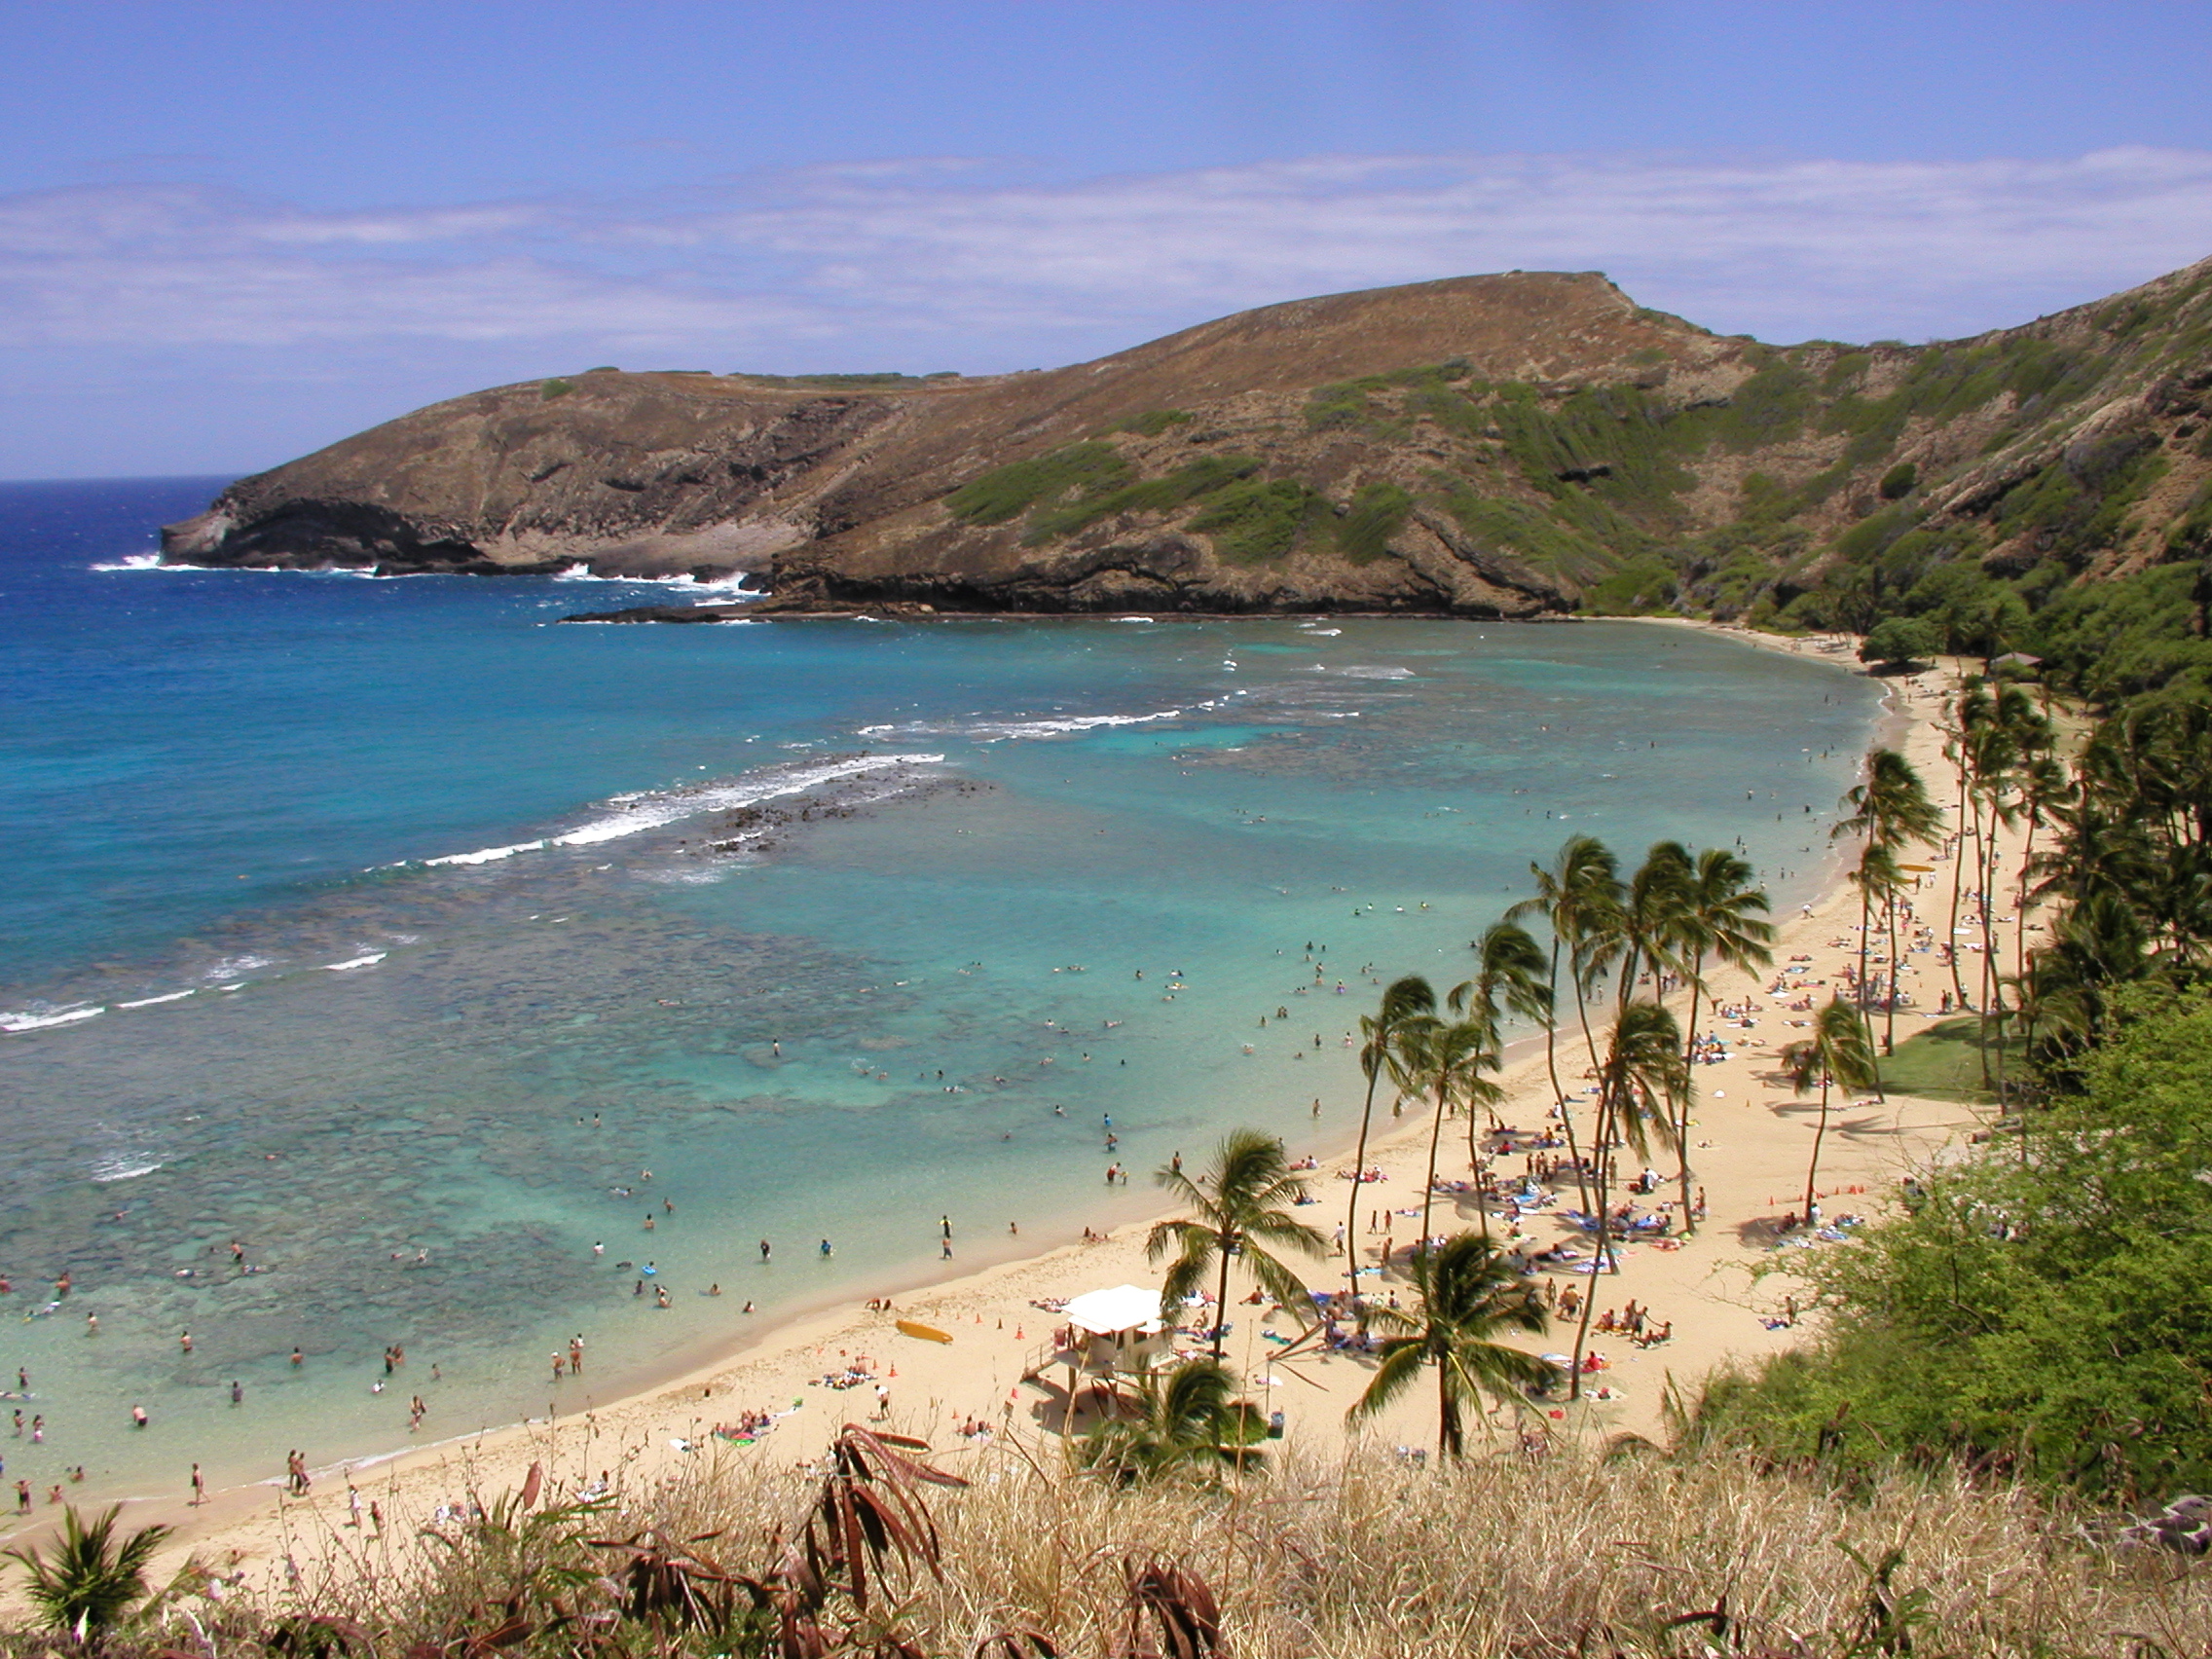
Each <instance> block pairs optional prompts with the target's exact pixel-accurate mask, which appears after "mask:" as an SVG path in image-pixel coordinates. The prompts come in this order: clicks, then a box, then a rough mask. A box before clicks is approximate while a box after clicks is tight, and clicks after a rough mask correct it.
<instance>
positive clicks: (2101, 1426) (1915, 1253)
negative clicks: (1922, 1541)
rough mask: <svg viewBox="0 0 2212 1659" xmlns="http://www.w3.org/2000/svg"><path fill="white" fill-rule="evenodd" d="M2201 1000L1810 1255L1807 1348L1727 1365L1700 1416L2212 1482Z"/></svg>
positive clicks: (2092, 1473) (1781, 1431)
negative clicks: (2023, 1134) (1868, 1224)
mask: <svg viewBox="0 0 2212 1659" xmlns="http://www.w3.org/2000/svg"><path fill="white" fill-rule="evenodd" d="M2208 1099H2212V1003H2206V1002H2205V1001H2203V1000H2201V999H2194V1000H2192V1001H2190V1002H2187V1003H2184V1004H2180V1005H2173V1004H2170V1003H2158V1004H2154V1005H2152V1006H2147V1007H2138V1008H2137V1009H2136V1011H2135V1012H2134V1013H2133V1014H2131V1015H2130V1016H2129V1017H2128V1018H2127V1020H2126V1022H2125V1023H2124V1024H2123V1025H2122V1027H2121V1028H2120V1031H2119V1033H2118V1035H2117V1037H2116V1038H2115V1040H2114V1041H2113V1042H2111V1043H2110V1044H2109V1045H2108V1046H2106V1047H2105V1048H2104V1049H2102V1050H2100V1051H2098V1052H2097V1053H2096V1054H2095V1055H2094V1056H2093V1057H2092V1058H2091V1059H2090V1060H2089V1061H2088V1062H2087V1063H2086V1064H2085V1065H2084V1067H2083V1073H2082V1092H2081V1093H2080V1094H2079V1095H2078V1096H2071V1097H2066V1098H2062V1099H2060V1100H2058V1101H2056V1102H2055V1103H2053V1104H2052V1105H2051V1106H2050V1107H2048V1108H2046V1109H2045V1110H2043V1111H2039V1112H2037V1113H2036V1114H2035V1115H2034V1121H2033V1123H2032V1125H2031V1128H2030V1131H2029V1145H2028V1147H2027V1149H2026V1151H2025V1154H2024V1161H2023V1154H2022V1153H2021V1152H2019V1151H2016V1150H2015V1149H2014V1148H2012V1147H2010V1146H2007V1147H2005V1148H2004V1149H2003V1151H2002V1152H2000V1153H1996V1154H1992V1155H1989V1156H1984V1157H1981V1158H1978V1159H1974V1160H1971V1161H1966V1162H1963V1163H1960V1164H1956V1165H1950V1166H1944V1167H1941V1168H1939V1169H1937V1170H1935V1171H1933V1172H1929V1173H1924V1174H1923V1175H1922V1176H1921V1177H1919V1179H1918V1181H1917V1183H1916V1185H1915V1188H1914V1191H1913V1197H1912V1199H1911V1202H1910V1206H1909V1208H1908V1209H1907V1210H1906V1211H1905V1212H1904V1213H1903V1214H1900V1215H1898V1216H1896V1217H1895V1218H1893V1219H1891V1220H1887V1221H1884V1222H1882V1223H1880V1224H1879V1225H1877V1226H1875V1227H1873V1228H1871V1229H1869V1230H1868V1231H1867V1234H1866V1235H1865V1237H1864V1239H1863V1240H1862V1243H1861V1245H1860V1246H1859V1247H1857V1248H1852V1249H1845V1250H1838V1251H1833V1252H1827V1253H1822V1254H1819V1255H1817V1256H1816V1257H1814V1258H1813V1259H1812V1260H1811V1262H1810V1264H1809V1265H1807V1266H1806V1267H1804V1268H1803V1270H1802V1271H1804V1272H1809V1273H1810V1274H1811V1275H1812V1277H1813V1278H1814V1281H1815V1282H1816V1283H1817V1284H1818V1285H1819V1287H1820V1289H1821V1291H1822V1293H1823V1295H1824V1297H1825V1300H1826V1302H1827V1303H1828V1305H1829V1307H1830V1308H1831V1310H1832V1311H1831V1325H1830V1334H1829V1335H1828V1336H1827V1337H1826V1338H1825V1340H1824V1341H1823V1342H1822V1343H1821V1344H1820V1345H1819V1346H1816V1347H1814V1348H1812V1349H1810V1350H1806V1351H1804V1352H1802V1353H1799V1354H1794V1355H1790V1356H1788V1357H1786V1358H1784V1359H1781V1360H1778V1361H1776V1362H1774V1363H1773V1364H1771V1365H1769V1366H1768V1367H1767V1368H1766V1370H1765V1371H1764V1372H1763V1373H1762V1374H1761V1375H1760V1377H1759V1378H1758V1380H1757V1381H1756V1382H1742V1381H1739V1382H1735V1383H1721V1384H1718V1385H1716V1386H1715V1387H1714V1390H1713V1393H1712V1395H1711V1398H1710V1399H1709V1401H1708V1404H1707V1407H1706V1413H1705V1420H1704V1425H1703V1426H1704V1430H1705V1432H1706V1433H1707V1434H1708V1435H1709V1436H1713V1435H1735V1436H1742V1437H1746V1438H1749V1439H1751V1440H1755V1441H1756V1442H1758V1443H1759V1444H1761V1445H1764V1446H1769V1447H1772V1448H1774V1449H1775V1450H1778V1451H1784V1452H1787V1453H1788V1454H1789V1455H1792V1456H1815V1455H1817V1456H1819V1457H1820V1458H1821V1459H1822V1460H1823V1461H1824V1462H1825V1463H1827V1464H1829V1465H1831V1466H1833V1467H1837V1468H1855V1469H1866V1468H1869V1467H1872V1466H1875V1465H1881V1464H1887V1463H1890V1462H1892V1461H1894V1460H1896V1459H1898V1458H1899V1457H1902V1458H1905V1459H1907V1460H1911V1461H1918V1462H1922V1463H1926V1462H1928V1461H1930V1460H1934V1459H1940V1458H1943V1457H1946V1456H1963V1457H1965V1458H1966V1459H1967V1460H1968V1461H1969V1463H1970V1464H1972V1465H1973V1466H1977V1467H1981V1468H1986V1469H1990V1470H1993V1471H1999V1472H2004V1473H2011V1474H2021V1475H2029V1476H2033V1477H2036V1478H2038V1479H2042V1480H2047V1481H2053V1482H2063V1483H2066V1484H2071V1485H2076V1486H2081V1487H2084V1488H2088V1489H2091V1490H2094V1491H2098V1492H2106V1493H2119V1494H2120V1495H2122V1496H2123V1497H2128V1498H2133V1497H2137V1496H2146V1495H2157V1496H2160V1497H2162V1496H2164V1495H2166V1494H2168V1493H2172V1492H2174V1491H2177V1490H2188V1489H2201V1488H2203V1487H2205V1486H2206V1485H2208V1484H2212V1412H2208V1411H2207V1409H2206V1398H2207V1393H2206V1390H2207V1373H2206V1371H2205V1369H2204V1355H2205V1354H2207V1353H2208V1352H2212V1188H2208V1187H2207V1186H2206V1184H2205V1182H2204V1179H2203V1171H2204V1170H2205V1169H2206V1168H2207V1167H2212V1113H2208V1112H2207V1111H2206V1108H2205V1102H2206V1101H2207V1100H2208Z"/></svg>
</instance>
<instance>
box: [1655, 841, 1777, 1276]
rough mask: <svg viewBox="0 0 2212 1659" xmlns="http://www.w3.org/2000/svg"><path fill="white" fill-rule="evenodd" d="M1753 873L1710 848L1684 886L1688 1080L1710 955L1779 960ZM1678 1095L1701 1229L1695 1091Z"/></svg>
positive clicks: (1688, 1222)
mask: <svg viewBox="0 0 2212 1659" xmlns="http://www.w3.org/2000/svg"><path fill="white" fill-rule="evenodd" d="M1752 876H1753V871H1752V869H1751V865H1750V864H1749V863H1747V862H1746V861H1745V860H1743V859H1740V858H1738V857H1737V856H1736V855H1735V854H1734V853H1732V852H1730V851H1729V850H1728V849H1727V848H1725V847H1708V848H1706V850H1705V851H1704V852H1702V853H1700V854H1699V855H1698V860H1697V865H1696V866H1695V867H1694V868H1693V869H1692V870H1691V872H1690V879H1689V883H1688V885H1687V886H1686V887H1685V888H1684V889H1683V896H1682V897H1683V903H1682V907H1681V910H1680V913H1679V915H1678V916H1677V935H1678V936H1679V938H1678V942H1679V945H1680V947H1681V948H1682V950H1683V951H1684V952H1685V953H1686V956H1687V960H1686V961H1685V962H1684V964H1683V967H1682V978H1683V981H1684V982H1685V983H1686V984H1687V985H1688V986H1689V992H1690V1010H1689V1018H1688V1019H1687V1020H1685V1021H1684V1022H1683V1026H1684V1036H1683V1039H1682V1043H1683V1048H1682V1060H1683V1067H1682V1075H1683V1078H1684V1080H1685V1082H1686V1080H1687V1078H1688V1076H1689V1060H1690V1050H1691V1048H1692V1046H1694V1045H1695V1044H1696V1042H1697V999H1698V995H1699V993H1700V992H1702V991H1703V990H1704V989H1705V988H1706V985H1705V964H1706V959H1707V958H1708V957H1711V958H1713V959H1714V961H1716V962H1721V963H1725V964H1726V965H1727V966H1728V967H1731V968H1735V969H1740V970H1742V971H1744V972H1746V973H1749V972H1750V971H1751V969H1753V968H1763V967H1765V966H1766V965H1767V964H1768V963H1770V962H1772V961H1773V960H1774V952H1773V951H1772V950H1771V949H1770V948H1768V947H1769V945H1770V944H1771V943H1772V942H1773V940H1774V925H1773V924H1772V923H1771V922H1768V921H1766V920H1765V919H1764V917H1765V915H1766V910H1767V898H1766V889H1765V888H1763V887H1754V886H1752V885H1751V881H1752ZM1676 1098H1677V1101H1678V1103H1679V1110H1678V1111H1677V1114H1676V1118H1675V1149H1676V1152H1677V1155H1678V1157H1677V1176H1678V1178H1679V1181H1680V1186H1681V1199H1682V1226H1683V1229H1684V1231H1686V1232H1689V1233H1695V1232H1696V1231H1697V1217H1696V1214H1695V1213H1694V1212H1693V1211H1692V1209H1691V1207H1690V1161H1689V1138H1690V1135H1689V1129H1690V1096H1689V1090H1688V1089H1687V1088H1684V1089H1683V1090H1682V1092H1681V1093H1680V1094H1679V1095H1677V1097H1676Z"/></svg>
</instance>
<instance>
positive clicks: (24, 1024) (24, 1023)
mask: <svg viewBox="0 0 2212 1659" xmlns="http://www.w3.org/2000/svg"><path fill="white" fill-rule="evenodd" d="M106 1012H107V1010H106V1009H104V1008H70V1009H63V1010H61V1011H60V1012H59V1013H58V1014H29V1013H24V1014H0V1031H11V1032H12V1031H45V1030H47V1029H49V1028H50V1027H52V1026H55V1025H75V1024H77V1023H78V1022H80V1021H81V1020H87V1019H94V1018H97V1017H98V1016H99V1015H100V1014H105V1013H106Z"/></svg>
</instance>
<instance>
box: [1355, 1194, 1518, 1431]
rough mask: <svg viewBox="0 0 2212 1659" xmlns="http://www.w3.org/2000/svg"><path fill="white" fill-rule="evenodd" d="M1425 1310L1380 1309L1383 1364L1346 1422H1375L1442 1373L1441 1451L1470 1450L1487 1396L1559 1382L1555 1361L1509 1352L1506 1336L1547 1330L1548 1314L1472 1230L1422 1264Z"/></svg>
mask: <svg viewBox="0 0 2212 1659" xmlns="http://www.w3.org/2000/svg"><path fill="white" fill-rule="evenodd" d="M1414 1296H1415V1308H1414V1310H1413V1311H1411V1312H1408V1311H1404V1310H1401V1309H1396V1308H1378V1309H1375V1310H1374V1313H1373V1315H1372V1318H1373V1320H1374V1323H1375V1326H1376V1328H1377V1329H1378V1330H1381V1331H1383V1332H1386V1333H1390V1334H1388V1335H1386V1336H1385V1337H1384V1338H1383V1347H1382V1363H1381V1364H1380V1365H1379V1366H1377V1367H1376V1371H1375V1375H1374V1377H1373V1378H1372V1379H1370V1380H1369V1382H1368V1384H1367V1388H1366V1390H1365V1391H1364V1392H1363V1393H1362V1394H1361V1395H1360V1396H1359V1398H1358V1399H1357V1400H1356V1401H1354V1402H1353V1403H1352V1407H1351V1410H1350V1411H1349V1412H1347V1413H1346V1414H1345V1415H1346V1417H1347V1418H1349V1419H1352V1420H1353V1421H1358V1420H1359V1419H1362V1418H1370V1417H1373V1416H1374V1415H1375V1414H1376V1413H1378V1412H1380V1411H1381V1410H1382V1409H1383V1407H1384V1406H1386V1405H1388V1404H1389V1403H1390V1402H1391V1401H1392V1400H1394V1399H1396V1398H1397V1397H1398V1396H1399V1395H1401V1394H1403V1393H1404V1392H1405V1391H1406V1390H1407V1389H1408V1388H1409V1387H1411V1386H1412V1385H1413V1383H1414V1380H1415V1379H1416V1378H1417V1377H1418V1376H1419V1374H1420V1369H1421V1367H1422V1366H1424V1365H1433V1366H1435V1367H1436V1406H1437V1424H1436V1454H1437V1456H1439V1457H1458V1456H1462V1455H1463V1453H1464V1451H1465V1437H1464V1435H1463V1434H1462V1432H1461V1428H1460V1423H1461V1417H1462V1414H1463V1412H1464V1410H1465V1408H1466V1407H1467V1406H1469V1405H1473V1406H1474V1407H1475V1408H1476V1409H1477V1410H1480V1409H1481V1406H1482V1391H1483V1389H1485V1388H1488V1389H1490V1390H1491V1391H1492V1392H1493V1393H1496V1394H1500V1395H1502V1394H1504V1393H1506V1392H1507V1391H1508V1390H1513V1389H1522V1388H1531V1387H1544V1386H1547V1385H1549V1384H1550V1383H1556V1382H1558V1381H1559V1375H1560V1373H1559V1367H1558V1366H1556V1365H1554V1364H1553V1363H1552V1362H1551V1361H1550V1360H1548V1359H1539V1358H1538V1357H1537V1356H1536V1355H1534V1354H1532V1353H1525V1352H1523V1351H1522V1350H1521V1349H1520V1348H1517V1347H1509V1346H1506V1345H1505V1344H1504V1343H1501V1342H1498V1341H1497V1340H1496V1337H1497V1335H1498V1333H1500V1332H1503V1331H1527V1332H1529V1333H1530V1334H1531V1335H1535V1334H1539V1333H1541V1332H1542V1331H1543V1329H1544V1323H1545V1318H1546V1315H1545V1313H1544V1305H1543V1302H1542V1300H1541V1299H1540V1298H1539V1297H1538V1296H1537V1295H1536V1291H1535V1287H1534V1286H1533V1285H1531V1284H1530V1283H1529V1282H1528V1281H1527V1280H1526V1279H1524V1278H1523V1277H1522V1276H1521V1275H1520V1274H1519V1273H1517V1272H1514V1271H1513V1269H1512V1268H1511V1267H1510V1266H1508V1265H1507V1263H1506V1261H1505V1259H1504V1258H1503V1257H1502V1256H1500V1255H1499V1254H1498V1252H1497V1249H1496V1247H1495V1246H1494V1245H1492V1244H1490V1243H1489V1242H1487V1241H1486V1240H1484V1239H1481V1238H1478V1237H1476V1236H1475V1235H1473V1234H1472V1233H1461V1234H1458V1235H1455V1236H1454V1237H1451V1238H1448V1239H1446V1240H1445V1241H1444V1243H1443V1244H1442V1245H1441V1246H1440V1247H1439V1248H1438V1249H1436V1250H1434V1251H1429V1252H1424V1253H1423V1254H1421V1255H1420V1256H1419V1257H1417V1258H1416V1259H1415V1261H1414Z"/></svg>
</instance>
